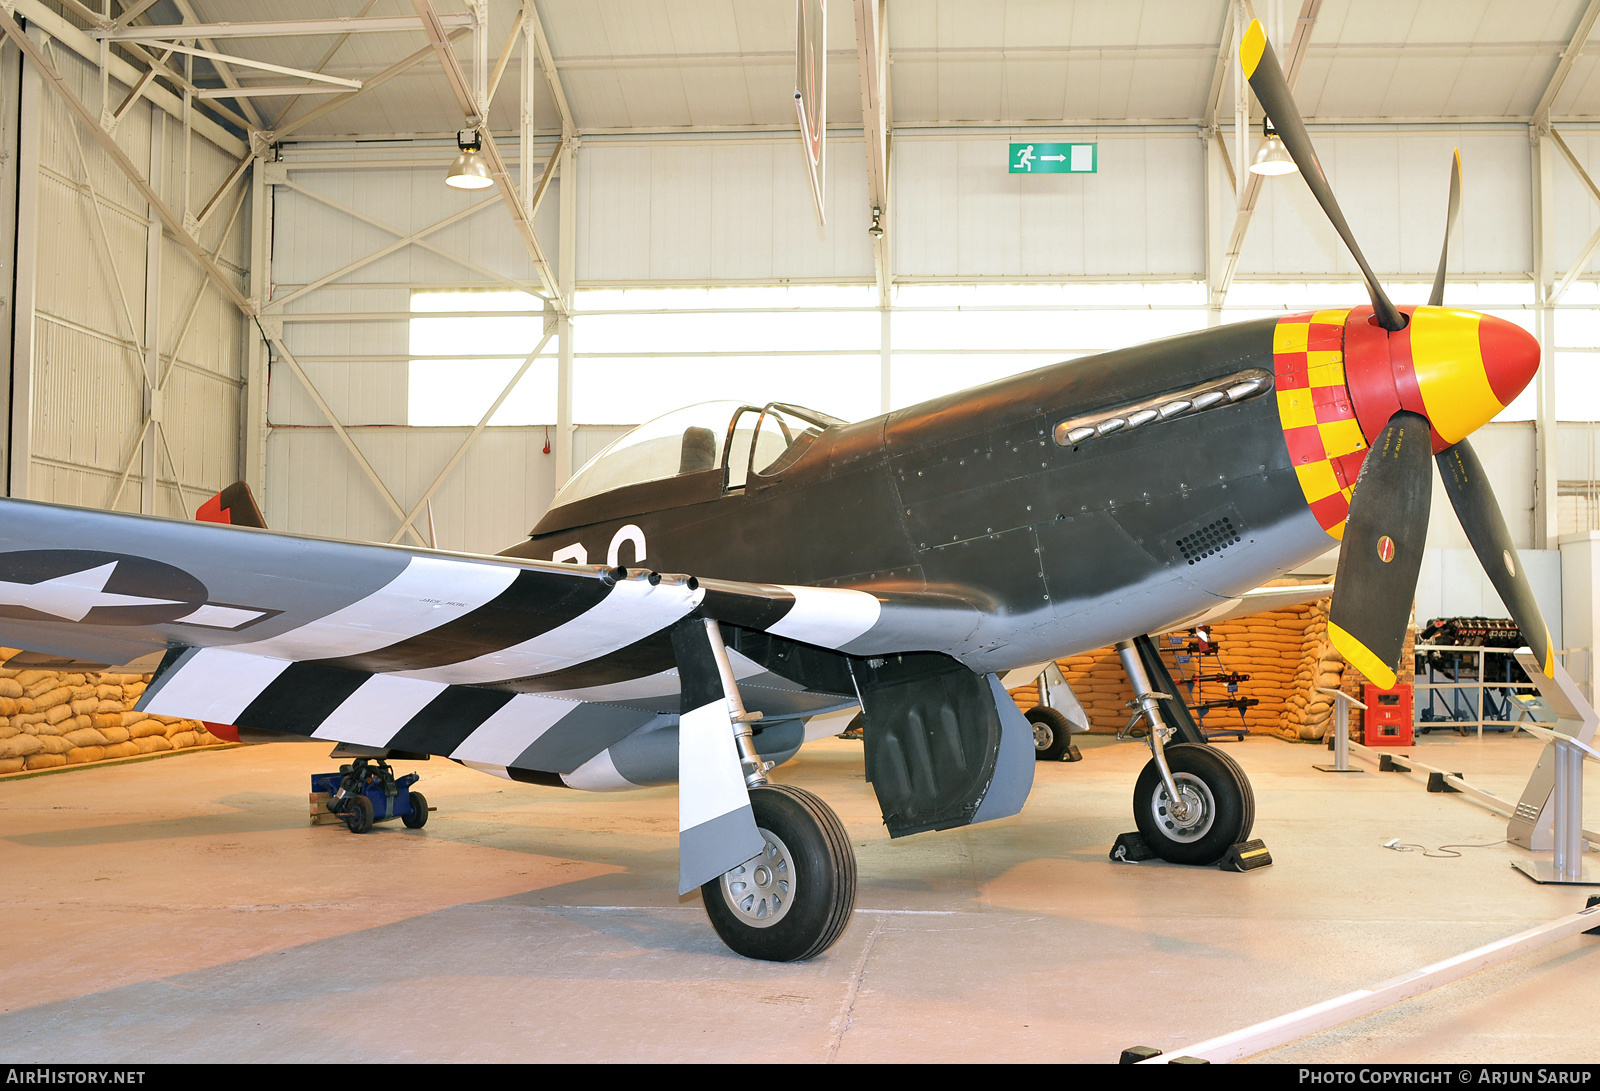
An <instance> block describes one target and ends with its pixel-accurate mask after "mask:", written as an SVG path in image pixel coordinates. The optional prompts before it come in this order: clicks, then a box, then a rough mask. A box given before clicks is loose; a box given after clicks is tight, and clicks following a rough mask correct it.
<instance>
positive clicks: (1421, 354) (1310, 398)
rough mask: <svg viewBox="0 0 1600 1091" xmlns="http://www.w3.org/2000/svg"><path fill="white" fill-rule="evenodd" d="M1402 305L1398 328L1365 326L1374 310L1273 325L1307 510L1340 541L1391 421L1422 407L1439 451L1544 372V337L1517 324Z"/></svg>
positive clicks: (1292, 454)
mask: <svg viewBox="0 0 1600 1091" xmlns="http://www.w3.org/2000/svg"><path fill="white" fill-rule="evenodd" d="M1401 310H1402V311H1403V312H1404V313H1406V314H1407V315H1408V316H1409V317H1410V322H1409V323H1408V324H1407V326H1406V328H1405V329H1403V330H1398V331H1396V332H1394V333H1390V332H1389V331H1388V330H1385V329H1384V328H1383V327H1381V326H1379V325H1376V324H1375V323H1373V322H1372V321H1371V318H1372V308H1371V307H1357V308H1355V309H1354V310H1350V311H1319V312H1317V313H1315V314H1300V315H1291V316H1289V317H1287V318H1283V319H1280V320H1279V321H1278V325H1277V328H1276V329H1275V330H1274V331H1273V343H1272V356H1273V372H1274V378H1275V385H1276V387H1277V395H1278V416H1279V420H1280V422H1281V424H1282V425H1283V435H1284V440H1285V441H1286V442H1287V444H1288V447H1289V458H1290V461H1291V462H1292V464H1293V465H1294V471H1295V475H1296V477H1298V478H1299V481H1300V488H1301V491H1302V492H1304V493H1305V497H1306V503H1307V504H1308V505H1309V506H1310V508H1311V513H1312V515H1314V516H1315V517H1316V519H1317V522H1318V523H1320V524H1321V525H1322V528H1323V529H1324V530H1326V531H1327V532H1328V533H1329V534H1331V535H1332V536H1333V537H1335V538H1343V536H1344V520H1345V515H1346V514H1347V513H1348V512H1349V510H1350V496H1351V493H1352V492H1353V490H1354V488H1355V483H1356V478H1357V476H1358V475H1359V474H1360V472H1361V464H1362V462H1363V461H1365V459H1366V457H1367V449H1368V447H1369V446H1370V445H1371V442H1372V440H1373V438H1374V437H1376V436H1377V435H1378V434H1379V433H1380V432H1382V431H1383V428H1384V426H1385V425H1386V424H1388V423H1389V418H1390V417H1392V416H1394V415H1395V414H1396V413H1398V412H1399V411H1400V410H1402V409H1407V410H1410V411H1411V412H1413V413H1420V414H1422V415H1423V416H1424V417H1426V418H1427V419H1428V421H1429V423H1430V425H1431V426H1432V430H1433V449H1434V451H1435V452H1438V451H1443V450H1444V449H1445V448H1447V447H1449V446H1451V445H1452V444H1455V443H1459V442H1460V441H1461V440H1463V439H1465V438H1466V437H1467V436H1468V435H1469V434H1471V433H1472V432H1474V431H1476V430H1477V429H1478V428H1481V427H1482V426H1483V425H1485V424H1487V423H1488V422H1489V421H1491V420H1493V419H1494V417H1495V416H1496V415H1498V414H1499V412H1500V411H1501V410H1502V409H1504V408H1505V407H1506V406H1507V405H1509V404H1511V401H1512V399H1514V398H1515V397H1516V396H1517V395H1518V394H1520V393H1521V392H1522V388H1523V387H1525V386H1527V385H1528V383H1529V381H1530V380H1532V378H1533V374H1534V372H1535V371H1537V370H1538V368H1539V343H1538V342H1537V341H1536V340H1534V338H1533V337H1532V336H1531V335H1530V334H1528V332H1527V331H1526V330H1524V329H1522V327H1520V326H1517V325H1514V324H1513V323H1510V322H1506V321H1504V320H1503V319H1499V318H1493V317H1491V316H1489V315H1486V314H1479V313H1477V312H1476V311H1462V310H1456V309H1454V308H1449V307H1402V308H1401Z"/></svg>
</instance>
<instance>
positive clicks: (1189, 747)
mask: <svg viewBox="0 0 1600 1091" xmlns="http://www.w3.org/2000/svg"><path fill="white" fill-rule="evenodd" d="M1117 654H1118V655H1119V656H1120V657H1121V659H1122V667H1123V670H1125V671H1126V672H1127V674H1128V681H1129V682H1130V683H1131V684H1132V686H1133V692H1134V701H1133V704H1134V705H1135V712H1134V714H1133V718H1132V719H1130V720H1129V721H1128V726H1127V727H1125V728H1123V730H1122V732H1121V736H1122V737H1123V738H1127V737H1128V736H1129V733H1131V732H1132V731H1133V729H1134V728H1135V727H1136V726H1137V725H1138V724H1139V722H1140V721H1141V720H1147V721H1148V723H1149V733H1148V735H1147V736H1146V738H1147V741H1148V742H1149V744H1150V753H1151V760H1150V762H1149V763H1148V764H1147V765H1146V766H1145V767H1144V770H1143V771H1142V772H1141V773H1140V774H1139V780H1138V783H1137V784H1136V785H1135V786H1134V790H1133V818H1134V822H1135V823H1136V824H1137V825H1138V827H1139V832H1140V833H1141V834H1143V835H1144V837H1145V841H1146V843H1148V844H1149V846H1150V848H1151V849H1153V850H1154V851H1155V853H1156V855H1158V856H1160V857H1161V858H1162V859H1163V860H1170V861H1172V862H1173V863H1175V864H1211V863H1215V862H1216V861H1217V860H1220V859H1221V858H1222V856H1223V855H1224V854H1225V853H1226V852H1227V851H1228V847H1229V846H1230V845H1234V844H1237V843H1238V842H1240V841H1243V840H1245V839H1246V838H1248V837H1249V836H1250V827H1251V826H1252V825H1253V824H1254V822H1255V809H1256V807H1255V794H1254V793H1253V792H1252V791H1251V789H1250V781H1249V780H1248V778H1246V777H1245V774H1244V770H1243V769H1241V768H1240V767H1239V764H1238V763H1237V762H1235V761H1234V760H1233V759H1232V758H1230V757H1228V756H1227V755H1226V754H1223V753H1221V752H1220V751H1217V750H1214V749H1212V748H1211V747H1210V746H1207V745H1206V744H1204V743H1188V742H1185V743H1177V744H1173V743H1172V736H1173V734H1174V730H1173V728H1171V727H1169V726H1167V724H1166V722H1165V721H1164V720H1163V719H1162V716H1161V705H1160V701H1161V700H1162V699H1163V698H1165V697H1166V696H1167V695H1166V694H1162V693H1157V692H1155V691H1154V689H1153V688H1152V687H1151V685H1150V680H1149V676H1148V675H1147V674H1146V673H1145V669H1144V664H1143V663H1142V662H1141V661H1140V659H1139V655H1138V652H1137V650H1136V649H1135V647H1134V644H1133V642H1132V641H1130V640H1125V641H1123V642H1121V643H1120V644H1118V645H1117Z"/></svg>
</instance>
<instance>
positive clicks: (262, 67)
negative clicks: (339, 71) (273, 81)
mask: <svg viewBox="0 0 1600 1091" xmlns="http://www.w3.org/2000/svg"><path fill="white" fill-rule="evenodd" d="M174 37H175V36H174ZM155 45H156V47H157V48H158V49H165V50H166V51H167V52H169V53H187V54H188V55H189V56H191V57H204V58H205V59H206V60H208V61H211V62H213V63H214V64H217V65H218V66H219V68H218V70H219V71H220V70H221V68H220V66H221V64H222V62H224V61H226V62H227V63H228V64H236V65H238V66H239V67H241V68H254V69H257V70H258V71H261V72H274V73H277V74H278V75H280V76H299V77H300V78H301V79H306V80H315V81H316V82H318V83H328V84H332V85H333V86H335V87H343V88H348V89H350V90H355V91H359V90H360V89H361V81H360V80H347V79H345V78H344V77H343V76H324V75H323V74H322V73H321V72H307V71H306V70H305V69H303V68H288V67H285V66H284V65H281V64H269V63H268V62H266V61H256V60H251V59H250V58H249V57H235V56H233V55H231V54H228V53H216V52H213V51H211V50H209V49H196V48H195V47H194V46H189V45H179V44H178V43H177V42H176V41H161V42H156V43H155ZM229 90H239V87H238V85H237V84H234V85H232V86H230V87H213V88H208V87H200V88H196V89H195V94H196V95H198V96H200V97H202V98H203V97H205V93H206V92H207V91H222V92H226V91H229ZM211 97H213V98H214V97H216V96H215V95H213V96H211Z"/></svg>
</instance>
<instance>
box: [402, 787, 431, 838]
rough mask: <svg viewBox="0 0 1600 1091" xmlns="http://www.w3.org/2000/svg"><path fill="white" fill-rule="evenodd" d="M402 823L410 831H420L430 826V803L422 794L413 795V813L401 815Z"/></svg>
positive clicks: (414, 793)
mask: <svg viewBox="0 0 1600 1091" xmlns="http://www.w3.org/2000/svg"><path fill="white" fill-rule="evenodd" d="M400 821H402V822H404V823H405V824H406V829H408V830H420V829H422V827H424V826H426V825H427V824H428V801H427V799H426V798H424V797H423V794H422V793H421V792H412V793H411V813H410V814H407V815H401V816H400Z"/></svg>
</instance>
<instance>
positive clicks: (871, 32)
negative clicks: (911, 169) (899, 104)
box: [856, 0, 892, 307]
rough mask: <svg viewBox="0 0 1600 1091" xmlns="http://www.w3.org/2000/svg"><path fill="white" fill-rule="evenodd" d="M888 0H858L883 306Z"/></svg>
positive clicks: (875, 256) (886, 281)
mask: <svg viewBox="0 0 1600 1091" xmlns="http://www.w3.org/2000/svg"><path fill="white" fill-rule="evenodd" d="M887 19H888V5H887V4H886V3H885V2H884V0H856V67H857V68H858V70H859V71H860V74H861V127H862V132H863V133H864V135H865V136H866V141H867V202H868V207H869V208H871V209H872V227H871V228H870V229H869V230H871V232H872V265H873V270H874V272H875V273H876V275H877V278H878V302H879V306H883V307H887V306H888V305H889V287H890V282H891V279H892V276H891V271H890V267H889V38H888V23H887Z"/></svg>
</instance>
